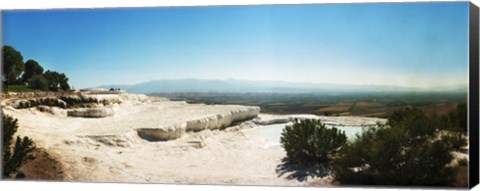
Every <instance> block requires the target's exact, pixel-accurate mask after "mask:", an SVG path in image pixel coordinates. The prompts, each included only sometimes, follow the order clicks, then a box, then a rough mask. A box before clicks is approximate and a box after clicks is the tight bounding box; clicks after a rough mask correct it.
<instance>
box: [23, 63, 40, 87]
mask: <svg viewBox="0 0 480 191" xmlns="http://www.w3.org/2000/svg"><path fill="white" fill-rule="evenodd" d="M42 74H43V67H42V66H40V64H38V62H37V61H35V60H31V59H30V60H27V62H25V71H24V73H23V75H22V80H23V82H24V83H25V82H27V81H28V80H29V79H30V78H32V77H34V76H38V75H42Z"/></svg>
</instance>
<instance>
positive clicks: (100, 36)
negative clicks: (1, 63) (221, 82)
mask: <svg viewBox="0 0 480 191" xmlns="http://www.w3.org/2000/svg"><path fill="white" fill-rule="evenodd" d="M2 21H3V22H2V28H3V32H2V38H3V43H4V44H7V45H11V46H13V47H15V48H16V49H17V50H19V51H20V52H21V53H22V55H23V57H24V59H25V61H26V60H27V59H35V60H37V61H38V62H39V63H40V64H41V65H42V66H44V67H45V68H46V69H51V70H56V71H60V72H63V73H65V74H66V75H67V76H69V78H70V84H71V85H73V86H74V87H75V88H85V87H91V86H99V85H105V84H134V83H140V82H145V81H150V80H156V79H181V78H201V79H227V78H234V79H246V80H278V81H290V82H318V83H325V82H326V83H342V84H378V85H396V86H408V87H425V88H429V87H436V86H444V85H445V86H448V85H455V84H466V83H467V81H468V75H467V73H468V2H457V3H400V4H399V3H386V4H385V3H384V4H381V3H376V4H319V5H277V6H213V7H171V8H165V7H164V8H130V9H125V8H124V9H80V10H78V9H77V10H17V11H3V12H2Z"/></svg>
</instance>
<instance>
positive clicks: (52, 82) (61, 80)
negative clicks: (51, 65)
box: [43, 70, 70, 91]
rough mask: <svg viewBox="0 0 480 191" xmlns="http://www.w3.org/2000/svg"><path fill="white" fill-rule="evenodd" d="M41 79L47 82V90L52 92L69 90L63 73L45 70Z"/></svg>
mask: <svg viewBox="0 0 480 191" xmlns="http://www.w3.org/2000/svg"><path fill="white" fill-rule="evenodd" d="M43 77H44V78H45V79H46V80H47V82H48V89H49V90H52V91H58V90H64V91H66V90H69V89H70V86H69V85H68V78H67V76H65V74H63V73H58V72H56V71H50V70H47V71H46V72H45V73H44V74H43Z"/></svg>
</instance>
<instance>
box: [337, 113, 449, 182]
mask: <svg viewBox="0 0 480 191" xmlns="http://www.w3.org/2000/svg"><path fill="white" fill-rule="evenodd" d="M438 124H439V123H438V119H437V118H436V117H429V116H427V115H426V114H425V113H424V112H422V111H421V110H419V109H415V108H407V109H404V110H400V111H396V112H394V113H393V114H392V115H391V116H390V117H389V118H388V123H387V124H386V125H380V127H378V128H371V129H369V130H367V131H366V132H364V133H363V134H361V135H359V136H358V137H357V139H356V141H355V142H353V143H349V144H347V145H346V146H345V147H344V148H343V149H342V150H341V151H340V153H339V157H338V158H337V159H336V160H335V161H334V170H333V173H334V178H335V180H336V181H339V182H340V183H341V184H357V185H364V184H369V185H415V186H443V185H448V184H450V183H451V182H452V181H453V178H454V169H453V168H452V167H450V166H448V165H449V164H450V163H451V162H452V160H453V155H452V154H451V152H452V151H453V150H454V148H453V144H452V143H451V141H449V140H447V139H446V138H445V136H439V131H438V128H437V125H438Z"/></svg>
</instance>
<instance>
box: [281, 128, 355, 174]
mask: <svg viewBox="0 0 480 191" xmlns="http://www.w3.org/2000/svg"><path fill="white" fill-rule="evenodd" d="M280 141H281V144H282V146H283V148H284V149H285V151H286V152H287V157H286V158H285V159H286V161H288V162H290V163H293V164H302V165H309V166H315V165H321V164H324V163H326V162H329V161H331V160H332V159H333V158H334V157H335V156H336V154H337V152H338V151H339V150H340V148H341V147H342V146H343V145H345V143H346V142H347V136H346V135H345V132H342V131H340V130H338V129H337V128H327V127H325V124H323V123H321V121H320V120H314V119H305V120H297V119H296V120H295V121H294V123H293V125H289V126H287V127H285V128H284V129H283V132H282V134H281V138H280Z"/></svg>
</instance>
